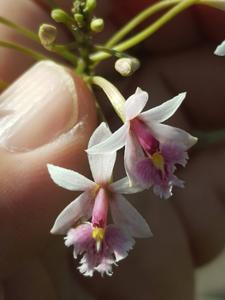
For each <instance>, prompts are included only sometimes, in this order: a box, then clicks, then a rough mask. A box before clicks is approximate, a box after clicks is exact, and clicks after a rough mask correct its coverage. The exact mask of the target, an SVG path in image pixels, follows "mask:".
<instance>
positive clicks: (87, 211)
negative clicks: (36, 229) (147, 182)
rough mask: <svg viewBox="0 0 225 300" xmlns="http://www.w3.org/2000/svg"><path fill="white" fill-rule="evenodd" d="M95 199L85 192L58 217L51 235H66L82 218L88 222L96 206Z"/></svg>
mask: <svg viewBox="0 0 225 300" xmlns="http://www.w3.org/2000/svg"><path fill="white" fill-rule="evenodd" d="M93 197H94V196H92V195H91V193H90V192H84V193H82V194H81V195H80V196H79V197H77V198H76V199H75V200H73V201H72V202H71V203H70V204H69V205H68V206H66V207H65V208H64V210H63V211H62V212H61V213H60V214H59V215H58V217H57V219H56V220H55V223H54V225H53V227H52V229H51V233H53V234H65V233H67V231H68V230H69V229H70V228H71V226H73V225H74V224H75V223H76V222H77V221H78V220H79V219H80V218H82V219H85V220H88V219H89V218H90V217H91V213H92V209H93V205H94V201H93Z"/></svg>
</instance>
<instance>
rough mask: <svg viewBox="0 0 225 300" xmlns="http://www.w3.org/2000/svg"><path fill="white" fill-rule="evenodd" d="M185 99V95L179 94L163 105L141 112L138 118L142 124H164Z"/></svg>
mask: <svg viewBox="0 0 225 300" xmlns="http://www.w3.org/2000/svg"><path fill="white" fill-rule="evenodd" d="M185 97H186V93H181V94H179V95H177V96H176V97H174V98H172V99H170V100H168V101H166V102H164V103H163V104H161V105H159V106H156V107H153V108H152V109H149V110H148V111H145V112H143V113H142V114H141V116H140V118H141V119H142V120H143V121H144V122H146V123H150V124H152V123H154V122H157V123H161V122H164V121H166V120H167V119H169V118H170V117H171V116H172V115H173V114H174V113H175V112H176V110H177V109H178V108H179V106H180V105H181V103H182V102H183V100H184V98H185Z"/></svg>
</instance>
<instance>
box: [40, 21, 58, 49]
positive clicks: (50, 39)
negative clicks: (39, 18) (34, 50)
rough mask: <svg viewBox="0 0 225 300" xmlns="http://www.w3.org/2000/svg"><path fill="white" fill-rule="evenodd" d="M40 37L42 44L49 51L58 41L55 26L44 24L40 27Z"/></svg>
mask: <svg viewBox="0 0 225 300" xmlns="http://www.w3.org/2000/svg"><path fill="white" fill-rule="evenodd" d="M38 36H39V39H40V41H41V44H42V45H43V46H44V47H45V48H47V49H49V48H50V47H51V45H53V43H54V42H55V40H56V37H57V29H56V27H55V26H52V25H49V24H42V25H41V26H40V27H39V31H38Z"/></svg>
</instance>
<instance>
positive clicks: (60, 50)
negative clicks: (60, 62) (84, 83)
mask: <svg viewBox="0 0 225 300" xmlns="http://www.w3.org/2000/svg"><path fill="white" fill-rule="evenodd" d="M50 51H52V52H54V53H56V54H58V55H59V56H61V57H63V58H64V59H65V60H68V61H69V62H71V63H72V64H73V65H74V66H76V65H77V57H76V56H75V55H74V54H73V53H72V52H70V51H69V50H67V48H66V47H65V46H63V45H53V46H52V48H51V50H50Z"/></svg>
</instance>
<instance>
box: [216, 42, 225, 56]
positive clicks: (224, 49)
mask: <svg viewBox="0 0 225 300" xmlns="http://www.w3.org/2000/svg"><path fill="white" fill-rule="evenodd" d="M214 54H215V55H218V56H224V55H225V41H223V42H222V43H221V44H219V45H218V46H217V47H216V50H215V51H214Z"/></svg>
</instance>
